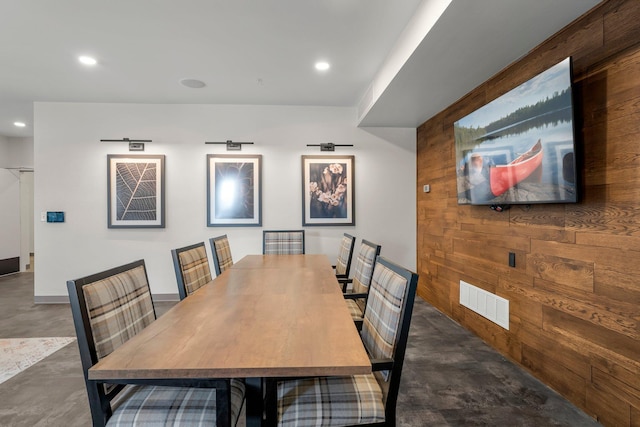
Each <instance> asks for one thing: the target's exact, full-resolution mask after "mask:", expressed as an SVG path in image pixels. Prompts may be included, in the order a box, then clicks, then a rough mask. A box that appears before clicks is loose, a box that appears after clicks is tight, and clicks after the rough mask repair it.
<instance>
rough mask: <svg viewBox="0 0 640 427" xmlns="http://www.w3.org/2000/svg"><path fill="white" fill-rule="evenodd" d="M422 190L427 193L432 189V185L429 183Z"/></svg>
mask: <svg viewBox="0 0 640 427" xmlns="http://www.w3.org/2000/svg"><path fill="white" fill-rule="evenodd" d="M422 191H424V192H425V193H428V192H429V191H431V186H430V185H429V184H425V185H424V186H423V187H422Z"/></svg>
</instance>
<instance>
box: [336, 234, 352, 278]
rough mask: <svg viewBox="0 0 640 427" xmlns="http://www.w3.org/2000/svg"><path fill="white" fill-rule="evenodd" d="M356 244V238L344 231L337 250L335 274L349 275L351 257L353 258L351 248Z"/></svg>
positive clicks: (339, 275)
mask: <svg viewBox="0 0 640 427" xmlns="http://www.w3.org/2000/svg"><path fill="white" fill-rule="evenodd" d="M355 245H356V238H355V237H353V236H352V235H350V234H347V233H344V235H343V236H342V240H341V241H340V249H339V250H338V260H337V261H336V276H338V277H349V272H350V270H351V258H353V248H354V247H355Z"/></svg>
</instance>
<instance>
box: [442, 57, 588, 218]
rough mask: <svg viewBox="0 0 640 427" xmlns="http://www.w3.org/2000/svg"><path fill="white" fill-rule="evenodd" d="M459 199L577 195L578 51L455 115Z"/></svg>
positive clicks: (489, 201) (554, 199)
mask: <svg viewBox="0 0 640 427" xmlns="http://www.w3.org/2000/svg"><path fill="white" fill-rule="evenodd" d="M454 135H455V148H456V162H457V167H456V173H457V185H458V203H459V204H474V205H494V204H495V205H508V204H533V203H575V202H577V182H576V181H577V179H576V156H575V138H574V128H573V102H572V95H571V58H570V57H569V58H566V59H565V60H563V61H562V62H560V63H558V64H556V65H554V66H553V67H551V68H549V69H548V70H546V71H544V72H542V73H541V74H538V75H537V76H535V77H533V78H532V79H530V80H529V81H526V82H524V83H522V84H521V85H520V86H518V87H516V88H515V89H512V90H511V91H509V92H507V93H506V94H504V95H502V96H501V97H499V98H497V99H495V100H493V101H492V102H490V103H489V104H487V105H485V106H483V107H481V108H479V109H478V110H476V111H474V112H473V113H471V114H469V115H468V116H466V117H463V118H461V119H460V120H458V121H457V122H455V123H454Z"/></svg>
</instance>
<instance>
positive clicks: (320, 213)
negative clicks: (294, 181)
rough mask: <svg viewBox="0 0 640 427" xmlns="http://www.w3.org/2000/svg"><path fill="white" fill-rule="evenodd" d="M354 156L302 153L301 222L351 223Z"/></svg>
mask: <svg viewBox="0 0 640 427" xmlns="http://www.w3.org/2000/svg"><path fill="white" fill-rule="evenodd" d="M353 171H354V156H302V225H355V224H356V218H355V191H354V185H353V183H354V181H353V173H354V172H353Z"/></svg>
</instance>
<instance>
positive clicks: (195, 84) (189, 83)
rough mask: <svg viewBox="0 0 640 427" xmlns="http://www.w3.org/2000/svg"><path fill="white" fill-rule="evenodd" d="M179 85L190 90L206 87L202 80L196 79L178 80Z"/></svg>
mask: <svg viewBox="0 0 640 427" xmlns="http://www.w3.org/2000/svg"><path fill="white" fill-rule="evenodd" d="M180 84H181V85H182V86H186V87H190V88H192V89H200V88H203V87H205V86H206V84H205V83H204V82H203V81H202V80H196V79H182V80H180Z"/></svg>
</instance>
